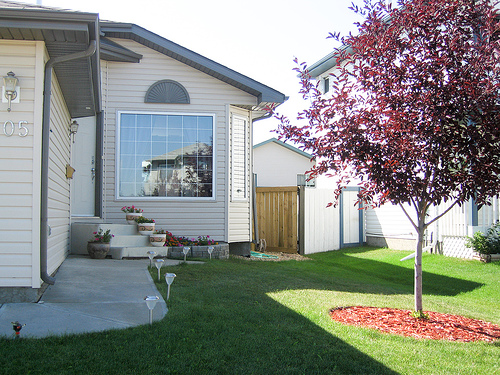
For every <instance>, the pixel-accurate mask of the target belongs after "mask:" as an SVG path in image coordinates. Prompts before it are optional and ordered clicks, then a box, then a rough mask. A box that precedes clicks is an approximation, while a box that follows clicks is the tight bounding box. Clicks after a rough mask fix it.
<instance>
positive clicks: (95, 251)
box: [87, 242, 110, 259]
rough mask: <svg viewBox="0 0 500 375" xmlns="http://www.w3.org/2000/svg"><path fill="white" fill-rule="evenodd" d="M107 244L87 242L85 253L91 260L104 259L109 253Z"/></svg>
mask: <svg viewBox="0 0 500 375" xmlns="http://www.w3.org/2000/svg"><path fill="white" fill-rule="evenodd" d="M109 246H110V245H109V242H108V243H104V242H88V243H87V251H88V253H89V255H90V257H91V258H92V259H104V258H106V255H107V254H108V252H109Z"/></svg>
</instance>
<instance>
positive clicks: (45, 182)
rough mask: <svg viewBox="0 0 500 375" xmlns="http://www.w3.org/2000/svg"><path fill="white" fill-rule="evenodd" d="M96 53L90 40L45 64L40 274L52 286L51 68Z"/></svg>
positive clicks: (95, 48)
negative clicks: (49, 258) (49, 264)
mask: <svg viewBox="0 0 500 375" xmlns="http://www.w3.org/2000/svg"><path fill="white" fill-rule="evenodd" d="M96 51H97V41H96V40H91V41H90V43H89V47H88V48H87V49H86V50H85V51H81V52H76V53H70V54H68V55H65V56H58V57H54V58H51V59H50V60H49V61H47V63H46V64H45V74H44V84H43V117H42V166H41V204H40V274H41V278H42V280H43V281H44V282H46V283H47V284H49V285H54V283H55V281H56V280H55V278H53V277H51V276H50V275H48V273H47V248H48V245H47V242H48V237H49V232H50V227H49V225H48V221H49V220H48V211H49V210H48V203H49V145H50V98H51V94H52V93H51V86H52V68H53V67H54V65H56V64H59V63H62V62H66V61H70V60H76V59H81V58H85V57H90V56H92V55H93V54H95V53H96Z"/></svg>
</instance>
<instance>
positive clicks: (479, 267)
mask: <svg viewBox="0 0 500 375" xmlns="http://www.w3.org/2000/svg"><path fill="white" fill-rule="evenodd" d="M407 254H408V252H400V251H392V250H387V249H373V248H359V249H349V250H343V251H336V252H329V253H323V254H316V255H313V256H310V258H312V260H310V261H302V262H297V261H287V262H263V261H248V260H240V259H230V260H229V261H215V260H214V261H210V262H207V263H206V264H204V265H185V264H183V265H181V266H177V267H170V268H166V269H164V270H163V272H175V273H176V274H177V278H176V279H175V282H174V284H173V285H172V287H171V296H170V301H169V303H168V305H169V309H170V311H169V313H168V314H167V316H166V318H165V319H163V320H162V321H160V322H156V323H155V324H153V325H152V326H143V327H137V328H132V329H127V330H121V331H109V332H106V333H94V334H87V335H75V336H67V337H62V338H48V339H40V340H30V339H21V340H11V339H0V374H35V373H36V374H72V373H86V374H266V375H267V374H308V375H309V374H488V375H490V374H500V343H499V342H496V343H493V344H492V343H483V342H477V343H460V342H444V341H432V340H416V339H412V338H404V337H399V336H395V335H388V334H382V333H379V332H377V331H374V330H369V329H364V328H356V327H350V326H343V325H341V324H340V323H336V322H333V321H332V320H331V319H330V318H329V316H328V311H329V310H330V309H331V308H333V307H337V306H351V305H369V306H378V307H396V308H404V309H412V308H413V268H412V267H413V262H412V261H411V260H410V261H406V262H400V261H399V259H400V258H402V257H403V256H405V255H407ZM423 264H424V279H423V284H424V310H433V311H438V312H445V313H452V314H460V315H464V316H467V317H472V318H480V319H484V320H487V321H490V322H493V323H496V324H500V312H499V307H500V272H499V271H500V264H499V263H490V264H483V263H480V262H477V261H465V260H460V259H453V258H445V257H442V256H432V255H428V254H425V255H424V260H423ZM154 274H156V269H154V270H153V276H154ZM154 279H156V277H154ZM158 288H159V290H160V292H161V293H162V294H163V295H164V297H165V296H166V290H167V289H166V285H165V283H164V282H163V283H160V284H158Z"/></svg>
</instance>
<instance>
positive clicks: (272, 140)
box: [253, 138, 312, 159]
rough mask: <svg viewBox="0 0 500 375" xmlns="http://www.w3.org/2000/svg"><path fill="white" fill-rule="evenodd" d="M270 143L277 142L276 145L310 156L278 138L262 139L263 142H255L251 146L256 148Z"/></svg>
mask: <svg viewBox="0 0 500 375" xmlns="http://www.w3.org/2000/svg"><path fill="white" fill-rule="evenodd" d="M270 143H274V144H277V145H278V146H281V147H284V148H286V149H288V150H290V151H293V152H296V153H297V154H299V155H301V156H304V157H306V158H308V159H310V158H311V157H312V155H311V154H308V153H307V152H305V151H302V150H300V149H298V148H297V147H293V146H291V145H289V144H286V143H285V142H282V141H280V140H278V139H276V138H270V139H268V140H267V141H264V142H261V143H259V144H256V145H255V146H253V148H254V149H256V148H259V147H262V146H264V145H267V144H270Z"/></svg>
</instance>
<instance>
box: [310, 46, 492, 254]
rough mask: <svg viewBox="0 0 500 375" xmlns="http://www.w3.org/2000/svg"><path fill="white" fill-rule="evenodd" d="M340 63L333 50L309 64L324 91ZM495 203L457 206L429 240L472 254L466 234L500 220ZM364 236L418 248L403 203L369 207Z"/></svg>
mask: <svg viewBox="0 0 500 375" xmlns="http://www.w3.org/2000/svg"><path fill="white" fill-rule="evenodd" d="M337 64H338V58H337V54H336V53H335V52H331V53H330V54H328V55H326V56H325V57H323V58H322V59H320V60H319V61H317V62H315V63H314V64H312V65H311V66H310V67H309V74H310V75H311V77H312V78H313V79H315V80H316V81H319V82H320V84H319V89H320V91H321V92H322V93H323V94H325V95H328V92H329V91H330V87H331V84H332V80H333V79H334V74H335V70H336V67H337ZM491 203H492V205H491V206H485V207H482V208H481V209H478V207H477V205H475V204H474V202H472V201H471V202H467V203H464V204H463V205H462V206H461V207H459V206H456V207H454V208H453V209H452V210H451V211H450V212H448V213H447V214H446V215H445V216H443V217H442V218H441V219H439V220H438V221H437V222H436V223H435V224H433V225H432V226H431V227H429V228H428V229H427V236H426V238H427V239H426V242H427V244H428V245H429V246H432V251H434V252H439V253H441V254H444V255H448V256H456V257H461V258H472V255H473V254H472V249H469V248H466V247H465V237H466V236H472V235H473V233H474V232H476V231H483V232H485V231H486V230H487V229H488V228H489V227H490V226H491V225H492V224H493V223H495V222H497V221H498V220H500V209H499V199H498V197H494V198H492V199H491ZM447 207H449V203H447V204H445V203H443V204H441V205H440V206H439V207H433V208H431V211H432V215H435V214H437V213H438V212H443V211H444V210H445V209H446V208H447ZM407 212H408V213H409V214H410V215H412V216H416V214H415V210H414V209H413V208H412V207H408V209H407ZM364 218H365V219H364V221H365V223H364V231H365V233H364V236H365V242H366V243H367V244H368V245H374V246H387V247H391V248H393V249H400V250H414V249H415V247H416V240H417V232H416V230H415V229H414V228H413V226H412V225H411V223H410V221H409V220H408V218H407V217H406V215H405V214H404V212H403V210H402V209H401V207H399V206H397V205H392V204H385V205H383V206H382V207H379V208H375V209H367V210H366V213H365V215H364Z"/></svg>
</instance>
